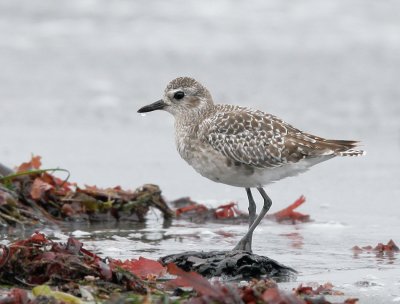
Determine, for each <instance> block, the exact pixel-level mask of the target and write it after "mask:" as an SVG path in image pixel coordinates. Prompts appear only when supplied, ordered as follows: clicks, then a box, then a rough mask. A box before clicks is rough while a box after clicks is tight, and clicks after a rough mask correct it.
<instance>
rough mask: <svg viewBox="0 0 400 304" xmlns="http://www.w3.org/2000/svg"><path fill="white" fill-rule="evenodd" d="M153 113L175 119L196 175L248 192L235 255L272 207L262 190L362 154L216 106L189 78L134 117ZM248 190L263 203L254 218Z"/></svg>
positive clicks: (256, 114)
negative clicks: (254, 191) (244, 227)
mask: <svg viewBox="0 0 400 304" xmlns="http://www.w3.org/2000/svg"><path fill="white" fill-rule="evenodd" d="M154 110H165V111H167V112H169V113H171V114H172V115H173V116H174V117H175V141H176V147H177V149H178V152H179V154H180V155H181V156H182V158H183V159H184V160H186V162H187V163H188V164H189V165H191V166H192V167H193V168H194V169H195V170H196V171H197V172H199V173H200V174H201V175H203V176H204V177H207V178H209V179H211V180H213V181H215V182H218V183H223V184H227V185H232V186H236V187H243V188H245V189H246V193H247V196H248V200H249V230H248V232H247V233H246V235H245V236H244V237H243V238H242V239H241V240H240V241H239V243H238V244H237V245H236V246H235V248H234V250H246V251H250V252H251V250H252V249H251V247H252V246H251V243H252V236H253V231H254V229H255V228H256V227H257V225H258V224H259V223H260V221H261V220H262V218H263V217H264V216H265V214H266V213H267V212H268V210H269V208H270V207H271V204H272V201H271V199H270V198H269V197H268V195H267V193H266V192H265V191H264V189H263V188H262V187H263V186H265V185H267V184H269V183H271V182H274V181H277V180H280V179H282V178H285V177H288V176H294V175H297V174H299V173H301V172H304V171H306V170H307V169H308V168H309V167H311V166H313V165H315V164H318V163H320V162H322V161H325V160H328V159H330V158H333V157H335V156H358V155H363V154H364V151H362V150H357V149H355V148H356V146H357V144H358V142H357V141H353V140H330V139H324V138H322V137H318V136H315V135H311V134H308V133H305V132H302V131H300V130H299V129H297V128H295V127H293V126H291V125H290V124H288V123H286V122H284V121H283V120H281V119H279V118H277V117H275V116H273V115H271V114H267V113H264V112H262V111H257V110H252V109H249V108H245V107H240V106H234V105H229V104H227V105H220V104H214V102H213V99H212V97H211V94H210V92H209V91H208V90H207V89H206V88H205V87H204V86H203V85H201V84H200V83H199V82H197V81H196V80H194V79H193V78H189V77H180V78H176V79H174V80H172V81H171V82H170V83H169V84H168V86H167V88H166V89H165V91H164V96H163V98H162V99H161V100H159V101H156V102H155V103H152V104H150V105H147V106H144V107H142V108H141V109H139V110H138V112H139V113H144V112H150V111H154ZM251 188H257V190H258V191H259V192H260V194H261V196H262V198H263V199H264V205H263V207H262V209H261V211H260V214H259V215H258V216H256V204H255V202H254V199H253V196H252V193H251V190H250V189H251Z"/></svg>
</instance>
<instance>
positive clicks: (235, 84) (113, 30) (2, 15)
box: [0, 0, 400, 303]
mask: <svg viewBox="0 0 400 304" xmlns="http://www.w3.org/2000/svg"><path fill="white" fill-rule="evenodd" d="M399 9H400V3H399V2H397V1H385V2H382V1H380V2H378V1H373V0H367V1H357V0H346V1H344V0H343V1H319V0H313V1H297V2H296V3H289V2H287V3H286V2H282V1H278V0H274V1H272V0H269V1H261V0H259V1H255V0H253V1H247V2H245V3H233V2H232V1H228V0H226V1H219V2H218V4H217V3H214V2H213V1H202V2H201V3H200V2H195V1H185V3H184V4H183V3H181V2H180V1H168V4H166V3H165V2H164V1H153V2H152V4H151V5H149V3H148V2H147V1H134V2H132V1H119V2H113V3H111V2H109V1H106V0H103V1H96V0H71V1H65V2H59V3H56V2H54V1H52V0H43V1H41V2H40V5H37V4H33V3H32V2H31V1H28V0H18V1H16V0H12V1H11V0H6V1H2V2H1V4H0V34H1V37H2V39H0V66H1V69H0V81H1V86H0V105H1V110H0V138H1V140H2V143H1V145H0V161H1V162H2V163H4V164H8V165H10V166H12V165H17V164H19V163H21V162H22V161H25V160H27V159H28V158H29V157H30V153H35V154H39V155H42V156H43V163H44V167H57V166H60V167H63V168H67V169H69V170H70V171H71V173H72V179H73V180H74V181H77V182H78V183H80V184H97V185H98V186H113V185H117V184H119V185H122V186H123V187H126V188H135V187H138V186H140V185H142V184H144V183H148V182H151V183H155V184H158V185H160V187H161V189H162V190H163V193H164V195H165V197H166V198H167V199H171V200H172V199H175V198H178V197H181V196H191V197H192V198H193V199H195V200H197V201H201V202H207V203H209V204H210V205H212V206H217V205H218V204H220V203H224V202H226V201H230V200H234V201H238V202H239V205H240V207H241V209H243V210H245V209H246V208H247V204H246V195H245V191H244V190H243V189H239V188H233V187H229V186H225V185H222V184H216V183H213V182H211V181H208V180H206V179H204V178H202V177H201V176H199V175H197V174H196V173H195V172H194V171H193V170H192V169H191V168H190V167H189V166H187V165H186V164H185V163H184V162H183V161H182V160H181V159H180V158H179V156H178V154H177V153H176V151H175V147H174V138H173V119H172V117H170V116H169V115H168V114H167V113H161V112H160V113H150V114H148V115H146V116H145V117H142V116H140V115H138V114H136V110H137V109H138V108H139V107H140V106H143V105H145V104H148V103H150V102H153V101H155V100H158V99H159V98H160V97H161V94H162V91H163V89H164V87H165V85H166V83H167V82H168V81H169V80H171V79H172V78H174V77H177V76H181V75H190V76H194V77H195V78H198V79H199V80H201V81H202V82H203V83H204V84H205V85H206V86H207V87H209V89H210V90H211V92H212V94H213V96H214V99H215V100H216V101H219V102H229V103H236V104H241V105H246V106H251V107H254V108H258V109H261V110H265V111H267V112H271V113H273V114H276V115H277V116H279V117H282V118H283V119H285V120H286V121H289V122H290V123H292V124H294V125H296V126H297V127H299V128H301V129H304V130H307V131H309V132H312V133H314V134H316V135H320V136H325V137H331V138H343V139H360V140H362V142H363V144H364V148H365V149H366V150H367V151H368V154H367V156H366V157H364V158H343V159H334V160H330V161H329V162H326V163H323V164H320V165H318V166H316V167H315V168H313V169H312V170H311V171H310V172H307V173H306V174H303V175H301V176H298V177H296V178H291V179H287V180H283V181H281V182H279V183H277V184H274V185H270V186H268V187H267V188H266V189H267V192H268V193H269V195H270V196H271V198H272V200H273V206H272V211H276V210H279V209H281V208H283V207H285V206H286V205H288V204H289V203H291V202H292V201H293V200H295V199H296V198H297V197H298V196H300V195H301V194H304V195H305V196H306V198H307V202H306V203H305V204H304V205H303V206H302V207H301V208H300V211H302V212H304V213H309V214H310V215H311V218H312V219H313V220H314V222H312V223H307V224H300V225H294V226H292V225H279V224H276V223H272V222H268V221H264V222H263V223H262V225H261V226H260V227H259V228H258V229H257V230H256V233H255V236H254V238H255V241H254V251H255V252H256V253H258V254H264V255H267V256H269V257H271V258H274V259H276V260H278V261H280V262H282V263H284V264H286V265H288V266H291V267H294V268H295V269H296V270H298V271H299V276H298V279H297V282H293V283H287V284H286V283H285V284H284V285H285V287H286V288H288V289H290V288H291V287H292V286H297V285H298V284H299V283H300V282H310V281H312V282H319V283H324V282H326V281H331V282H332V283H333V284H334V285H335V286H336V287H337V288H339V289H340V290H342V291H344V292H345V294H346V297H348V296H356V297H360V298H362V299H363V300H364V301H362V303H377V302H378V303H379V302H381V303H384V302H392V301H393V302H396V301H397V302H400V268H399V266H400V263H399V255H398V254H397V255H396V254H395V255H394V256H392V257H390V256H389V257H386V256H383V257H380V256H375V255H374V254H367V253H366V254H361V255H359V256H354V255H353V252H352V251H351V248H352V247H353V246H354V245H360V246H364V245H376V244H377V243H378V242H385V243H386V242H387V241H388V240H389V239H391V238H392V239H394V241H395V242H397V243H400V233H399V231H400V211H399V207H398V206H399V197H400V183H399V178H398V175H399V173H400V160H399V158H398V155H400V154H399V152H400V122H399V119H398V117H400V87H399V85H398V81H399V76H400V72H399V71H400V36H399V34H398V33H399V31H400V20H399V18H398V14H397V13H396V12H398V11H399ZM257 200H259V198H257ZM71 231H75V232H74V233H75V234H76V235H77V236H78V237H79V238H81V239H83V240H84V241H85V244H87V245H88V246H89V247H90V248H92V249H95V250H96V251H97V252H99V253H101V254H102V255H105V256H106V255H108V256H112V257H115V258H132V257H137V256H139V255H145V256H147V257H153V258H157V257H159V256H160V255H165V254H169V253H174V252H180V251H183V250H187V249H188V248H190V249H197V250H199V249H204V250H214V249H228V248H231V247H232V246H234V244H235V243H236V242H237V240H238V239H239V238H240V237H241V236H242V235H243V234H244V233H245V231H246V227H245V226H244V225H242V226H238V225H232V226H231V225H229V226H223V225H217V224H211V225H207V226H206V227H205V226H204V225H196V224H190V223H187V222H183V221H174V222H173V223H172V225H171V226H168V225H166V224H165V223H163V222H162V220H161V217H158V218H157V216H156V215H155V214H150V215H149V220H148V222H147V223H145V224H143V225H131V226H120V227H118V226H115V225H109V226H108V227H103V226H100V227H98V226H97V227H93V226H92V227H89V226H79V227H67V228H62V229H59V230H57V229H54V228H49V229H47V233H49V234H50V235H53V236H54V237H55V238H57V239H65V238H66V237H67V235H69V233H70V232H71ZM76 231H83V232H87V233H89V234H87V235H85V234H83V233H81V234H79V233H78V232H76ZM25 233H29V232H25ZM22 234H23V232H20V231H18V232H12V231H11V230H10V231H8V232H7V233H4V234H3V241H2V242H8V241H10V240H12V239H14V238H17V237H21V236H22ZM226 234H232V236H231V237H226ZM362 281H367V282H369V283H368V284H369V285H368V284H361V283H357V282H362ZM366 285H367V286H366Z"/></svg>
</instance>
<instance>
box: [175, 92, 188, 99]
mask: <svg viewBox="0 0 400 304" xmlns="http://www.w3.org/2000/svg"><path fill="white" fill-rule="evenodd" d="M183 97H185V93H183V92H182V91H178V92H176V93H175V94H174V98H175V99H178V100H179V99H182V98H183Z"/></svg>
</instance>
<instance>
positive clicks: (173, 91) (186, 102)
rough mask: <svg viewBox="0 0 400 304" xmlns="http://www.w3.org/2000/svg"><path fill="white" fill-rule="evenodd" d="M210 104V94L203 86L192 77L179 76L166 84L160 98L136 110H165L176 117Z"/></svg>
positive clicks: (194, 111) (198, 111) (208, 107)
mask: <svg viewBox="0 0 400 304" xmlns="http://www.w3.org/2000/svg"><path fill="white" fill-rule="evenodd" d="M212 106H213V100H212V97H211V94H210V92H209V91H208V90H207V89H206V88H205V87H204V86H202V85H201V84H200V83H199V82H197V81H196V80H194V79H193V78H190V77H179V78H176V79H174V80H172V81H171V82H170V83H169V84H168V85H167V87H166V88H165V91H164V96H163V98H162V99H160V100H159V101H156V102H154V103H152V104H149V105H147V106H144V107H142V108H140V109H139V110H138V112H139V113H145V112H150V111H154V110H165V111H167V112H169V113H171V114H172V115H174V116H175V117H178V116H186V115H189V116H190V115H195V114H199V113H202V112H205V111H207V110H208V109H210V108H212Z"/></svg>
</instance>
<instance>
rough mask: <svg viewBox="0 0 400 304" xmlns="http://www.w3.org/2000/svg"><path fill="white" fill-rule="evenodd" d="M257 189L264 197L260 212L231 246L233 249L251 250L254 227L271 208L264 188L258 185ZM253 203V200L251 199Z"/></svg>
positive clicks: (270, 202)
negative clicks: (238, 239) (237, 241)
mask: <svg viewBox="0 0 400 304" xmlns="http://www.w3.org/2000/svg"><path fill="white" fill-rule="evenodd" d="M257 190H258V192H260V194H261V196H262V198H263V199H264V205H263V207H262V209H261V211H260V214H259V215H258V216H257V218H256V219H255V220H254V221H253V223H252V224H251V226H250V228H249V231H247V233H246V234H245V235H244V237H243V238H242V239H241V240H240V241H239V243H238V244H237V245H236V246H235V248H233V250H246V251H250V252H252V250H251V241H252V238H253V232H254V229H256V227H257V226H258V224H260V222H261V220H262V219H263V218H264V216H265V215H266V214H267V212H268V210H269V208H271V205H272V201H271V199H270V198H269V196H268V195H267V193H266V192H265V191H264V189H263V188H261V187H259V188H257ZM246 191H247V189H246ZM249 203H250V198H249ZM253 203H254V200H253ZM250 204H251V203H250ZM249 210H250V207H249Z"/></svg>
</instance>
